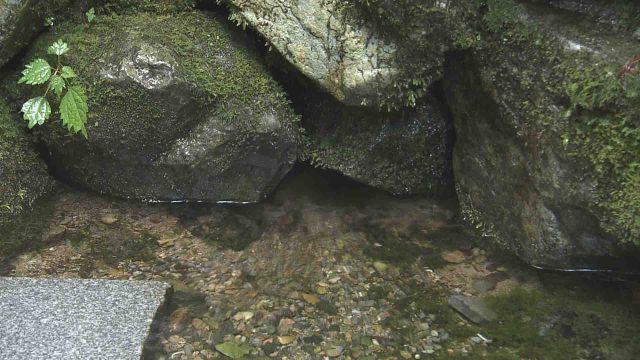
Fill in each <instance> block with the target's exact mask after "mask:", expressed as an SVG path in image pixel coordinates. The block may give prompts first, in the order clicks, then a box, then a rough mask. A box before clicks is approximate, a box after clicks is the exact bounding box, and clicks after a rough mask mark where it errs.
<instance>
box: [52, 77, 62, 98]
mask: <svg viewBox="0 0 640 360" xmlns="http://www.w3.org/2000/svg"><path fill="white" fill-rule="evenodd" d="M65 87H66V84H65V82H64V79H63V78H62V76H60V75H53V76H52V77H51V79H49V89H51V90H53V93H54V94H56V96H60V95H62V90H64V88H65Z"/></svg>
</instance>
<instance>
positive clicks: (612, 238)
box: [445, 5, 640, 269]
mask: <svg viewBox="0 0 640 360" xmlns="http://www.w3.org/2000/svg"><path fill="white" fill-rule="evenodd" d="M518 9H519V11H521V12H522V13H520V14H519V16H518V17H517V18H518V19H524V20H523V21H524V22H516V23H506V22H505V23H503V24H502V25H503V27H502V28H501V29H500V30H497V29H496V28H493V29H494V31H485V33H484V34H483V39H482V42H481V43H479V44H478V46H477V47H476V49H475V50H474V51H461V52H456V53H452V54H450V55H449V59H448V64H447V71H446V75H445V82H446V88H447V98H448V102H449V105H450V107H451V109H452V112H453V115H454V119H455V128H456V145H455V149H454V173H455V179H456V187H457V192H458V197H459V199H460V203H461V206H462V210H463V213H464V215H465V217H466V218H467V219H468V220H470V221H471V222H472V223H473V224H474V225H475V226H476V227H478V228H480V229H481V230H482V232H483V234H484V235H485V236H487V237H488V238H493V239H495V240H496V241H497V242H498V243H499V244H502V245H503V246H505V247H507V248H510V249H512V250H513V251H515V252H516V253H517V254H518V255H519V256H520V257H521V258H523V259H524V260H525V261H527V262H529V263H530V264H533V265H535V266H539V267H544V268H554V269H584V268H587V269H597V268H603V269H623V268H625V267H626V266H627V265H630V264H631V265H633V263H634V262H637V257H635V258H634V257H633V256H637V251H636V252H635V255H634V251H629V249H633V247H632V245H631V243H633V242H636V243H638V242H639V240H640V130H639V128H638V126H639V125H640V111H639V110H640V103H639V97H640V95H639V94H640V92H639V91H638V89H639V84H640V83H639V77H638V74H637V71H635V70H634V71H632V72H630V73H629V74H626V75H622V73H621V72H620V73H619V71H620V69H622V67H623V65H625V63H627V61H628V60H630V59H631V58H632V57H633V56H634V55H635V51H637V47H636V46H634V45H635V43H634V42H633V40H632V36H631V34H630V32H627V31H624V30H622V29H620V28H618V27H615V28H614V27H611V26H609V25H606V24H604V23H601V22H597V21H593V19H592V18H591V17H586V16H585V17H583V16H580V15H577V14H575V13H571V12H563V11H559V10H556V9H553V8H550V7H546V6H539V5H527V6H522V7H519V8H518ZM625 258H630V259H631V260H630V262H625V261H624V260H625Z"/></svg>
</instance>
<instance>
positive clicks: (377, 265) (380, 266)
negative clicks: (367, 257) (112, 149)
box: [373, 261, 389, 274]
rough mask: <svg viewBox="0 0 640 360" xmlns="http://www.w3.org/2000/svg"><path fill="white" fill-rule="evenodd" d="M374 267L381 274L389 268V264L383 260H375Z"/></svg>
mask: <svg viewBox="0 0 640 360" xmlns="http://www.w3.org/2000/svg"><path fill="white" fill-rule="evenodd" d="M373 267H374V268H375V269H376V271H378V272H379V273H381V274H384V273H385V272H386V271H387V270H388V269H389V265H387V264H385V263H383V262H381V261H376V262H374V263H373Z"/></svg>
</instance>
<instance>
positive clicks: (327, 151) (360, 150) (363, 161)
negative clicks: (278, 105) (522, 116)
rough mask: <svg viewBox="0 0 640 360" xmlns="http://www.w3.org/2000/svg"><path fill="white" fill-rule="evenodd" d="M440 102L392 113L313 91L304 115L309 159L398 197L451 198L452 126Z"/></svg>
mask: <svg viewBox="0 0 640 360" xmlns="http://www.w3.org/2000/svg"><path fill="white" fill-rule="evenodd" d="M437 98H438V96H429V97H427V98H426V99H424V100H420V101H419V102H418V104H417V105H416V107H414V108H403V109H402V110H395V111H392V112H388V111H386V110H385V111H377V110H376V109H368V108H362V107H352V106H346V105H343V104H341V103H339V102H338V101H336V100H335V99H333V98H332V97H331V96H329V95H327V94H322V93H320V94H318V93H311V94H309V95H308V96H307V97H306V98H305V99H304V101H303V103H304V104H305V107H304V111H303V114H302V115H303V119H304V120H303V124H304V128H305V135H306V137H307V139H308V143H307V150H306V153H307V156H309V158H310V160H311V162H312V163H314V164H315V165H316V166H320V167H323V168H328V169H332V170H335V171H338V172H340V173H342V174H345V175H347V176H349V177H351V178H353V179H355V180H357V181H359V182H361V183H363V184H367V185H370V186H373V187H377V188H380V189H384V190H386V191H389V192H390V193H393V194H395V195H415V194H428V195H433V196H450V195H452V194H453V192H454V191H453V171H452V167H451V152H452V148H453V125H452V124H451V123H450V121H449V118H448V116H447V115H448V114H447V113H446V109H445V108H446V107H445V106H443V105H442V102H439V101H437V100H436V99H437Z"/></svg>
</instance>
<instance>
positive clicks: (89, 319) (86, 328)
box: [0, 278, 170, 360]
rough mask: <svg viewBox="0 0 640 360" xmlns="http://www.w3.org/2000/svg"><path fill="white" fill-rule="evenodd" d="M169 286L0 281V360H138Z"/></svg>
mask: <svg viewBox="0 0 640 360" xmlns="http://www.w3.org/2000/svg"><path fill="white" fill-rule="evenodd" d="M169 289H170V286H169V285H168V284H165V283H160V282H154V281H139V282H133V281H105V280H76V279H74V280H67V279H32V278H0V358H2V359H6V360H12V359H15V360H18V359H33V360H39V359H51V358H52V357H54V358H58V359H97V358H100V359H104V358H109V359H122V360H128V359H131V360H134V359H136V360H137V359H140V358H141V357H142V353H143V347H144V343H145V341H146V339H147V337H148V335H149V331H150V327H151V323H152V321H153V320H154V318H155V317H156V315H157V312H158V309H159V308H160V307H161V306H163V305H164V303H165V301H166V297H167V294H168V291H169Z"/></svg>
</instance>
